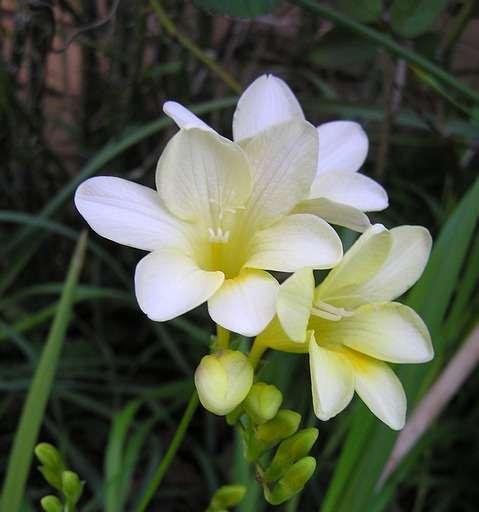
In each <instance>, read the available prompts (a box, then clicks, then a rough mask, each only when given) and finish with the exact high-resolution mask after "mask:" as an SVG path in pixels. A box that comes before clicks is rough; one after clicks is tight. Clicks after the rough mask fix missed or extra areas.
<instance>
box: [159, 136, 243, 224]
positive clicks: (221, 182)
mask: <svg viewBox="0 0 479 512" xmlns="http://www.w3.org/2000/svg"><path fill="white" fill-rule="evenodd" d="M156 184H157V188H158V192H159V194H160V196H161V197H162V198H163V200H164V202H165V205H166V206H167V207H168V209H169V210H170V211H171V212H173V213H174V214H175V215H177V216H178V217H180V218H181V219H184V220H188V221H196V222H201V223H202V225H203V227H205V228H206V229H210V228H211V229H213V230H215V229H217V228H218V226H219V224H220V223H221V219H222V217H223V215H224V214H225V213H226V212H229V211H234V210H235V209H237V208H240V207H242V206H243V205H244V203H245V201H246V199H247V198H248V196H249V194H250V191H251V179H250V171H249V166H248V161H247V159H246V157H245V155H244V153H243V151H242V150H241V148H240V147H239V146H238V145H237V144H235V143H234V142H231V141H228V140H227V139H225V138H223V137H221V136H220V135H218V134H216V133H214V132H210V131H207V130H203V129H200V128H191V129H186V130H180V131H179V132H178V133H177V134H176V135H175V136H174V137H173V138H172V139H171V140H170V142H169V143H168V145H167V146H166V148H165V150H164V151H163V154H162V155H161V157H160V160H159V162H158V167H157V170H156Z"/></svg>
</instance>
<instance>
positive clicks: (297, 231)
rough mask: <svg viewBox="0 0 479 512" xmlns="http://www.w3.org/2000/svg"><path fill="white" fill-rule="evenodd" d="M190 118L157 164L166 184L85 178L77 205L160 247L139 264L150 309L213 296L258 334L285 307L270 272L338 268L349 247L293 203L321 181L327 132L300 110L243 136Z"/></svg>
mask: <svg viewBox="0 0 479 512" xmlns="http://www.w3.org/2000/svg"><path fill="white" fill-rule="evenodd" d="M185 116H186V117H188V116H189V114H188V112H186V114H185ZM185 124H186V125H187V126H186V127H185V128H184V129H181V130H180V131H179V132H178V133H177V134H176V135H175V136H174V137H173V138H172V139H171V140H170V142H169V143H168V145H167V146H166V148H165V150H164V152H163V154H162V156H161V158H160V160H159V162H158V167H157V172H156V185H157V189H158V192H156V191H155V190H152V189H149V188H147V187H144V186H142V185H138V184H135V183H132V182H129V181H126V180H123V179H120V178H113V177H104V176H103V177H95V178H91V179H89V180H87V181H85V182H84V183H83V184H82V185H80V187H79V188H78V190H77V192H76V194H75V204H76V207H77V208H78V210H79V212H80V213H81V214H82V216H83V217H84V218H85V219H86V221H87V222H88V223H89V224H90V226H91V227H92V228H93V229H94V230H95V231H96V232H97V233H98V234H100V235H102V236H104V237H106V238H109V239H110V240H113V241H115V242H118V243H121V244H124V245H129V246H131V247H136V248H139V249H143V250H146V251H151V252H150V254H148V255H147V256H145V257H144V258H143V259H142V260H141V261H140V262H139V263H138V266H137V268H136V272H135V292H136V296H137V300H138V303H139V305H140V307H141V309H142V310H143V311H144V312H145V313H146V314H147V315H148V316H149V317H150V318H151V319H153V320H158V321H164V320H169V319H171V318H174V317H176V316H179V315H181V314H183V313H185V312H187V311H189V310H191V309H193V308H195V307H196V306H198V305H200V304H202V303H203V302H205V301H208V310H209V313H210V315H211V317H212V319H213V320H214V321H215V322H216V323H218V324H219V325H222V326H223V327H225V328H226V329H229V330H232V331H235V332H238V333H241V334H244V335H246V336H252V335H256V334H257V333H259V332H260V331H261V330H263V329H264V327H265V326H266V325H267V324H268V323H269V322H270V320H271V319H272V318H273V316H274V313H275V301H276V294H277V290H278V286H279V285H278V282H277V281H276V279H275V278H274V277H273V276H272V275H271V274H269V273H268V272H266V271H265V270H272V271H284V272H294V271H295V270H297V269H299V268H302V267H305V266H310V267H313V268H330V267H332V266H334V265H335V264H337V263H338V261H339V260H340V259H341V257H342V246H341V242H340V239H339V237H338V236H337V234H336V233H335V232H334V230H333V229H332V228H331V227H330V226H329V225H328V224H327V223H326V222H325V221H324V220H322V219H320V218H319V217H316V216H314V215H311V214H305V213H291V212H292V211H293V209H294V208H295V206H296V205H297V204H298V203H300V202H301V201H302V200H303V199H305V198H306V197H307V196H308V193H309V190H310V188H311V184H312V182H313V180H314V176H315V172H316V169H315V167H316V155H317V152H318V138H317V136H316V130H315V128H314V127H313V126H311V125H310V124H309V123H307V122H306V121H304V120H292V121H290V122H286V123H282V124H276V125H274V126H272V127H271V128H269V129H267V130H264V131H262V132H261V134H260V135H258V136H256V137H254V138H253V139H250V140H248V141H244V142H243V144H242V145H241V146H240V145H238V144H237V143H235V142H231V141H229V140H227V139H225V138H223V137H221V136H219V135H218V134H217V133H215V132H214V131H212V130H209V129H208V130H205V129H204V128H202V127H196V125H195V124H194V123H193V124H188V123H185Z"/></svg>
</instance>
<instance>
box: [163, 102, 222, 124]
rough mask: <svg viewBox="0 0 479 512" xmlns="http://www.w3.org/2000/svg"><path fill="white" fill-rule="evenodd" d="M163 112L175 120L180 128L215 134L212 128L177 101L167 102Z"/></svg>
mask: <svg viewBox="0 0 479 512" xmlns="http://www.w3.org/2000/svg"><path fill="white" fill-rule="evenodd" d="M163 112H164V113H165V114H166V115H167V116H168V117H171V119H173V121H174V122H175V123H176V124H177V125H178V128H202V129H203V130H209V131H211V132H214V130H213V128H211V126H208V125H207V124H206V123H205V122H204V121H202V120H201V119H200V118H199V117H198V116H197V115H195V114H193V112H191V110H188V109H187V108H186V107H184V106H183V105H180V103H177V102H176V101H166V102H165V103H164V104H163Z"/></svg>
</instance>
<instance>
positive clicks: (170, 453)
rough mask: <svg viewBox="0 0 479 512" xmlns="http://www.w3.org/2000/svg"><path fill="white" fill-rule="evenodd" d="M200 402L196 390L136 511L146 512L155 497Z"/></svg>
mask: <svg viewBox="0 0 479 512" xmlns="http://www.w3.org/2000/svg"><path fill="white" fill-rule="evenodd" d="M198 403H199V400H198V393H197V392H196V391H194V392H193V394H192V395H191V398H190V400H189V402H188V405H187V406H186V409H185V412H184V413H183V417H182V418H181V421H180V424H179V425H178V428H177V429H176V432H175V435H174V436H173V439H172V440H171V443H170V446H169V447H168V450H167V451H166V453H165V456H164V457H163V459H162V460H161V462H160V464H159V466H158V467H157V469H156V472H155V474H154V475H153V478H152V479H151V481H150V483H149V484H148V487H147V488H146V490H145V492H144V493H143V497H142V498H141V501H140V503H139V504H138V506H137V507H136V509H135V512H144V511H145V510H146V507H147V506H148V504H149V503H150V501H151V498H153V495H154V494H155V492H156V490H157V489H158V487H159V485H160V484H161V482H162V480H163V477H164V476H165V474H166V472H167V470H168V468H169V467H170V464H171V463H172V461H173V459H174V458H175V455H176V452H177V451H178V448H179V447H180V445H181V443H182V442H183V438H184V437H185V434H186V431H187V430H188V426H189V424H190V422H191V420H192V418H193V415H194V413H195V411H196V408H197V407H198Z"/></svg>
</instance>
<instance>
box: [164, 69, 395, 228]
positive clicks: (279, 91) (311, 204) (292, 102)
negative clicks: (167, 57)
mask: <svg viewBox="0 0 479 512" xmlns="http://www.w3.org/2000/svg"><path fill="white" fill-rule="evenodd" d="M164 111H165V113H166V114H167V115H169V116H170V117H171V118H172V119H173V120H174V121H175V122H176V123H177V125H178V126H179V127H180V128H185V127H193V126H194V127H198V128H202V129H206V130H212V128H210V127H209V126H208V125H207V124H206V123H204V122H203V121H202V120H201V119H199V118H198V117H197V116H196V115H195V114H193V113H192V112H190V111H189V110H188V109H186V108H185V107H183V106H182V105H180V104H178V103H176V102H173V101H169V102H166V103H165V105H164ZM293 120H296V121H303V120H304V114H303V111H302V109H301V106H300V104H299V103H298V100H297V99H296V97H295V95H294V94H293V92H292V91H291V89H290V88H289V87H288V85H287V84H286V83H285V82H284V81H283V80H281V79H280V78H277V77H275V76H273V75H262V76H260V77H259V78H257V79H256V80H255V81H254V82H253V83H252V84H251V85H250V86H249V87H248V88H247V89H246V90H245V91H244V93H243V94H242V95H241V97H240V99H239V101H238V105H237V107H236V111H235V113H234V117H233V140H234V141H236V142H239V143H240V144H244V143H245V141H248V140H250V139H251V138H254V137H256V136H257V135H258V134H260V133H261V132H262V131H263V130H266V129H269V128H271V127H272V126H275V125H279V124H281V123H284V122H288V121H293ZM316 130H317V135H318V140H319V144H318V158H317V168H316V176H315V178H314V181H313V183H312V185H311V189H310V191H309V194H308V197H307V198H305V200H304V201H302V202H301V203H300V204H298V205H297V206H296V212H298V213H310V214H314V215H318V216H320V217H322V218H323V219H325V220H326V221H328V222H330V223H331V224H338V225H341V226H346V227H348V228H350V229H354V230H356V231H364V230H365V229H367V228H368V227H370V222H369V219H368V217H367V216H366V215H365V213H364V212H372V211H379V210H384V209H385V208H386V207H387V206H388V197H387V194H386V191H385V190H384V189H383V188H382V187H381V185H379V184H378V183H376V182H375V181H374V180H372V179H371V178H368V177H367V176H364V175H363V174H360V173H358V172H357V171H358V169H360V167H361V166H362V165H363V163H364V161H365V159H366V156H367V152H368V139H367V136H366V134H365V133H364V130H363V129H362V128H361V126H360V125H359V124H357V123H354V122H351V121H333V122H329V123H324V124H321V125H320V126H318V127H317V129H316Z"/></svg>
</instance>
